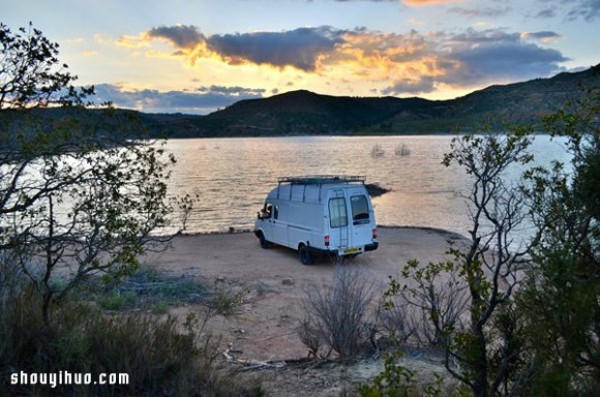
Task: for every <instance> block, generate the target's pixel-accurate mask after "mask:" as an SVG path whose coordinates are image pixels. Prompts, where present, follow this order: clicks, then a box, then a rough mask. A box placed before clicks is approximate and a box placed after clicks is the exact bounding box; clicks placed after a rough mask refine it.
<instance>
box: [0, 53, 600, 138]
mask: <svg viewBox="0 0 600 397" xmlns="http://www.w3.org/2000/svg"><path fill="white" fill-rule="evenodd" d="M590 88H596V89H598V88H600V65H597V66H595V67H592V68H590V69H587V70H584V71H581V72H576V73H560V74H558V75H556V76H554V77H552V78H547V79H535V80H531V81H526V82H522V83H515V84H508V85H494V86H490V87H487V88H485V89H482V90H479V91H475V92H473V93H471V94H469V95H466V96H463V97H460V98H456V99H452V100H444V101H431V100H427V99H422V98H396V97H347V96H329V95H320V94H316V93H313V92H310V91H305V90H300V91H292V92H287V93H284V94H280V95H274V96H272V97H268V98H262V99H251V100H242V101H239V102H236V103H234V104H233V105H231V106H229V107H227V108H225V109H223V110H220V111H217V112H214V113H211V114H209V115H206V116H197V115H185V114H147V113H139V112H135V111H129V110H117V111H116V112H113V117H114V113H118V114H120V115H121V116H126V117H125V118H132V119H133V118H135V119H138V120H139V121H140V122H141V123H142V124H143V125H144V126H145V127H146V128H147V129H148V131H149V132H150V135H151V136H166V137H171V138H180V137H220V136H279V135H368V134H410V133H448V132H452V131H455V130H457V129H458V130H460V131H465V132H469V131H477V130H478V129H480V128H481V127H482V126H484V125H488V126H491V127H492V128H501V127H502V126H503V125H504V123H528V124H537V123H539V122H540V118H541V116H543V115H546V114H549V113H552V112H554V111H556V110H557V109H560V108H561V107H562V106H564V104H565V102H566V101H568V100H576V99H579V98H581V97H583V96H584V95H586V89H590ZM68 112H75V110H63V109H39V110H36V114H37V115H38V116H37V117H39V119H40V120H42V122H43V123H44V124H50V123H51V122H52V121H53V120H55V119H57V118H59V117H61V116H63V115H65V114H67V113H68ZM77 112H78V113H77V115H76V117H78V118H79V119H80V120H81V117H85V116H83V114H84V113H87V114H88V116H87V118H89V119H90V120H93V123H91V124H94V125H98V126H101V128H102V129H104V130H108V131H109V130H111V124H113V123H114V121H106V120H105V121H102V119H103V117H101V116H99V114H100V113H99V112H97V111H90V110H88V111H82V110H77ZM9 114H10V117H9V118H10V120H12V121H10V122H8V123H9V124H12V123H13V122H14V120H15V114H14V112H0V126H1V125H2V124H4V123H6V122H7V120H6V118H7V116H8V115H9ZM16 119H19V117H16ZM5 126H6V124H5Z"/></svg>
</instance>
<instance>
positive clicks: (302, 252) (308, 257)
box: [298, 244, 315, 265]
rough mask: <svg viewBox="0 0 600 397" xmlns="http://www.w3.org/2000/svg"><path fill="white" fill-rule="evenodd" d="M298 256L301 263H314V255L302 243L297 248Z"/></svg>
mask: <svg viewBox="0 0 600 397" xmlns="http://www.w3.org/2000/svg"><path fill="white" fill-rule="evenodd" d="M298 257H299V258H300V262H302V264H303V265H312V264H313V263H315V258H314V256H313V255H312V254H311V253H310V250H309V249H308V247H307V246H306V245H304V244H303V245H301V246H300V248H299V249H298Z"/></svg>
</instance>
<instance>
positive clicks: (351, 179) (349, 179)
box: [278, 175, 367, 185]
mask: <svg viewBox="0 0 600 397" xmlns="http://www.w3.org/2000/svg"><path fill="white" fill-rule="evenodd" d="M366 180H367V178H366V177H365V176H357V175H310V176H285V177H281V178H278V182H279V184H280V185H281V184H282V183H290V184H292V185H325V184H332V183H362V184H363V185H364V184H365V181H366Z"/></svg>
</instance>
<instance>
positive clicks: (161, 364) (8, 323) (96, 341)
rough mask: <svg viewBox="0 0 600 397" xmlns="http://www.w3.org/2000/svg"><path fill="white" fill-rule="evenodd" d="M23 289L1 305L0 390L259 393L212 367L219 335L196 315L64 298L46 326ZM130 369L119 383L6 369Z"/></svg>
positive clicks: (10, 392) (0, 392) (40, 392)
mask: <svg viewBox="0 0 600 397" xmlns="http://www.w3.org/2000/svg"><path fill="white" fill-rule="evenodd" d="M36 299H39V296H38V295H37V294H36V293H34V291H33V290H32V288H27V289H24V290H23V291H22V292H21V293H20V294H19V295H17V296H16V297H15V298H14V299H13V301H12V302H11V305H9V306H7V307H6V308H5V310H1V311H0V396H3V395H17V394H19V395H21V394H28V395H29V394H33V395H47V394H57V395H148V396H153V395H161V396H162V395H164V396H199V395H202V396H238V395H254V394H260V392H261V389H260V386H259V385H248V384H247V382H246V383H244V384H243V385H241V386H240V385H239V383H242V382H236V381H235V379H236V378H235V376H233V375H230V374H226V376H223V375H222V374H220V373H219V372H218V370H217V368H216V361H215V360H216V359H217V357H218V349H217V348H218V345H219V342H220V341H219V339H218V338H216V337H215V336H212V335H210V334H206V333H202V334H201V333H199V332H198V331H197V330H198V323H199V322H200V320H201V319H199V318H196V316H194V315H190V316H188V318H187V319H186V322H185V323H184V324H183V327H182V326H181V323H180V321H178V320H177V319H176V318H174V317H171V316H167V317H165V318H162V319H157V317H156V316H152V315H150V314H139V313H138V314H130V315H124V314H120V315H114V314H106V313H103V312H101V311H99V310H98V309H96V308H93V307H92V306H91V305H82V304H74V303H73V302H64V304H63V305H61V306H58V307H56V306H55V307H53V308H52V311H53V313H52V315H53V316H54V317H53V318H55V319H56V322H55V326H54V327H53V328H52V329H50V330H48V328H46V327H45V326H44V322H43V319H42V315H41V313H40V311H39V309H38V306H37V305H36V304H35V303H36V302H35V300H36ZM19 371H24V372H27V373H58V372H60V371H69V372H71V373H91V374H92V376H93V377H95V376H97V375H98V374H100V373H127V374H128V375H129V384H128V385H123V386H116V385H115V386H107V385H80V386H66V385H63V386H57V387H56V388H51V387H50V386H49V385H10V384H8V382H10V379H11V374H13V373H15V372H19Z"/></svg>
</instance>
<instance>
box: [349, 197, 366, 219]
mask: <svg viewBox="0 0 600 397" xmlns="http://www.w3.org/2000/svg"><path fill="white" fill-rule="evenodd" d="M350 204H351V206H352V221H354V224H355V225H356V224H358V223H368V220H369V204H367V197H365V196H364V195H360V196H352V197H350ZM361 221H362V222H361ZM365 221H366V222H365Z"/></svg>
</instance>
